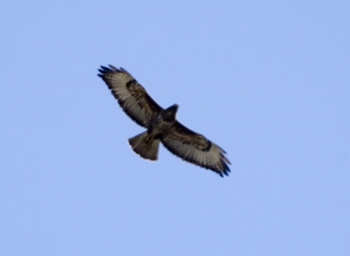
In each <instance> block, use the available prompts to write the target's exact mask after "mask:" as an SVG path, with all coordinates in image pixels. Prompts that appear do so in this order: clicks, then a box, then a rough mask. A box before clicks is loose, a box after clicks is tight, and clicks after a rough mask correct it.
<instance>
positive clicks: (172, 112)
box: [161, 104, 179, 122]
mask: <svg viewBox="0 0 350 256" xmlns="http://www.w3.org/2000/svg"><path fill="white" fill-rule="evenodd" d="M178 108H179V105H177V104H174V105H172V106H170V107H168V108H167V109H164V110H163V111H162V113H161V115H162V117H163V119H164V120H165V121H167V122H172V121H175V116H176V111H177V109H178Z"/></svg>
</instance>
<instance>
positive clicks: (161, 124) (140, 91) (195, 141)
mask: <svg viewBox="0 0 350 256" xmlns="http://www.w3.org/2000/svg"><path fill="white" fill-rule="evenodd" d="M109 67H110V68H107V67H103V66H101V69H99V71H100V74H98V76H100V77H101V78H102V79H103V80H104V81H105V82H106V84H107V85H108V88H109V89H110V90H111V91H112V94H113V95H114V97H115V98H116V99H117V100H118V102H119V104H120V106H121V107H122V109H123V110H124V111H125V113H126V114H127V115H128V116H129V117H130V118H131V119H133V120H134V121H135V122H136V123H138V124H139V125H141V126H143V127H145V128H146V129H147V130H146V131H145V132H143V133H141V134H139V135H137V136H135V137H132V138H130V139H129V143H130V145H131V147H132V149H133V150H134V151H135V152H136V153H137V154H139V155H140V156H141V157H143V158H146V159H149V160H157V158H158V147H159V142H162V143H163V145H164V146H165V147H166V148H167V149H168V150H169V151H170V152H172V153H173V154H175V155H177V156H179V157H181V158H182V159H183V160H186V161H188V162H190V163H193V164H196V165H198V166H201V167H204V168H207V169H210V170H213V171H215V172H216V173H218V174H219V175H220V176H222V177H223V174H225V175H228V172H230V169H229V167H228V165H227V164H230V162H229V160H228V159H227V158H226V157H225V155H224V154H225V153H226V152H225V151H224V150H223V149H222V148H220V147H219V146H217V145H216V144H214V143H213V142H211V141H210V140H208V139H206V138H205V137H204V136H203V135H200V134H198V133H196V132H193V131H191V130H190V129H188V128H186V127H185V126H184V125H182V124H181V123H179V122H178V121H177V120H176V111H177V109H178V105H176V104H175V105H173V106H171V107H169V108H167V109H163V108H161V107H160V106H159V105H158V104H157V103H156V102H155V101H154V100H153V99H152V98H151V97H150V96H149V95H148V93H147V92H146V90H145V89H144V88H143V87H142V86H141V85H140V84H139V83H138V82H137V81H136V80H135V79H134V78H133V77H132V76H131V75H130V74H129V73H128V72H127V71H126V70H124V69H122V68H120V69H118V68H116V67H113V66H112V65H110V66H109Z"/></svg>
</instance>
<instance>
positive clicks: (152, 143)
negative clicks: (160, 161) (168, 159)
mask: <svg viewBox="0 0 350 256" xmlns="http://www.w3.org/2000/svg"><path fill="white" fill-rule="evenodd" d="M129 144H130V145H131V147H132V149H133V150H134V151H135V152H136V153H137V154H139V155H140V156H141V157H143V158H146V159H149V160H157V158H158V147H159V139H155V138H153V137H151V136H150V135H149V134H148V132H147V131H145V132H143V133H141V134H139V135H136V136H135V137H132V138H130V139H129Z"/></svg>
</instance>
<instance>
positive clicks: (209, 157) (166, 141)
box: [161, 122, 230, 177]
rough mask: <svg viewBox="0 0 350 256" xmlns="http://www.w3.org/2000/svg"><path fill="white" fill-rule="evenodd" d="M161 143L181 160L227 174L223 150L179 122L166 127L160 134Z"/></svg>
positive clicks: (226, 160)
mask: <svg viewBox="0 0 350 256" xmlns="http://www.w3.org/2000/svg"><path fill="white" fill-rule="evenodd" d="M161 141H162V143H163V145H164V146H165V147H166V148H167V149H168V150H169V151H170V152H172V153H173V154H175V155H177V156H179V157H181V158H182V159H183V160H186V161H188V162H191V163H193V164H196V165H199V166H201V167H204V168H206V169H210V170H213V171H215V172H216V173H218V174H219V175H220V176H221V177H223V174H225V175H228V172H230V168H229V167H228V165H227V164H230V161H229V160H228V159H227V158H226V157H225V155H224V154H225V153H226V152H225V151H224V150H223V149H222V148H220V147H219V146H217V145H215V144H214V143H212V142H211V141H209V140H207V139H206V138H205V137H204V136H202V135H200V134H198V133H195V132H193V131H191V130H190V129H188V128H186V127H185V126H183V125H182V124H180V123H179V122H175V124H174V125H173V126H171V127H170V128H169V129H167V130H166V131H165V132H164V133H163V134H162V136H161Z"/></svg>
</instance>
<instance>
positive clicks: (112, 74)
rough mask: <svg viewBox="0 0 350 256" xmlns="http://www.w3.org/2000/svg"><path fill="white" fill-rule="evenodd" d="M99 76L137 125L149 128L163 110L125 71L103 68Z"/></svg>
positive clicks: (111, 67)
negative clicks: (151, 121)
mask: <svg viewBox="0 0 350 256" xmlns="http://www.w3.org/2000/svg"><path fill="white" fill-rule="evenodd" d="M99 71H100V72H101V73H100V74H99V76H100V77H101V78H102V79H103V80H104V81H105V82H106V84H107V85H108V88H109V89H111V91H112V94H113V95H114V97H115V98H116V99H117V100H118V102H119V104H120V106H121V107H122V108H123V110H124V111H125V113H126V114H128V116H129V117H130V118H131V119H133V120H134V121H135V122H136V123H138V124H139V125H141V126H143V127H146V128H147V127H148V124H149V122H150V120H151V119H152V118H153V117H154V116H155V115H157V114H158V113H159V112H160V111H161V110H162V108H161V107H160V106H159V105H158V104H157V103H156V102H155V101H154V100H153V99H152V98H151V97H150V96H149V95H148V94H147V92H146V90H145V89H144V88H143V87H142V86H141V85H140V84H139V83H138V82H137V81H136V80H135V79H134V78H133V77H132V76H131V75H130V74H129V73H128V72H127V71H126V70H124V69H122V68H121V69H117V68H115V67H113V66H111V65H110V68H106V67H103V66H101V69H99Z"/></svg>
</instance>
